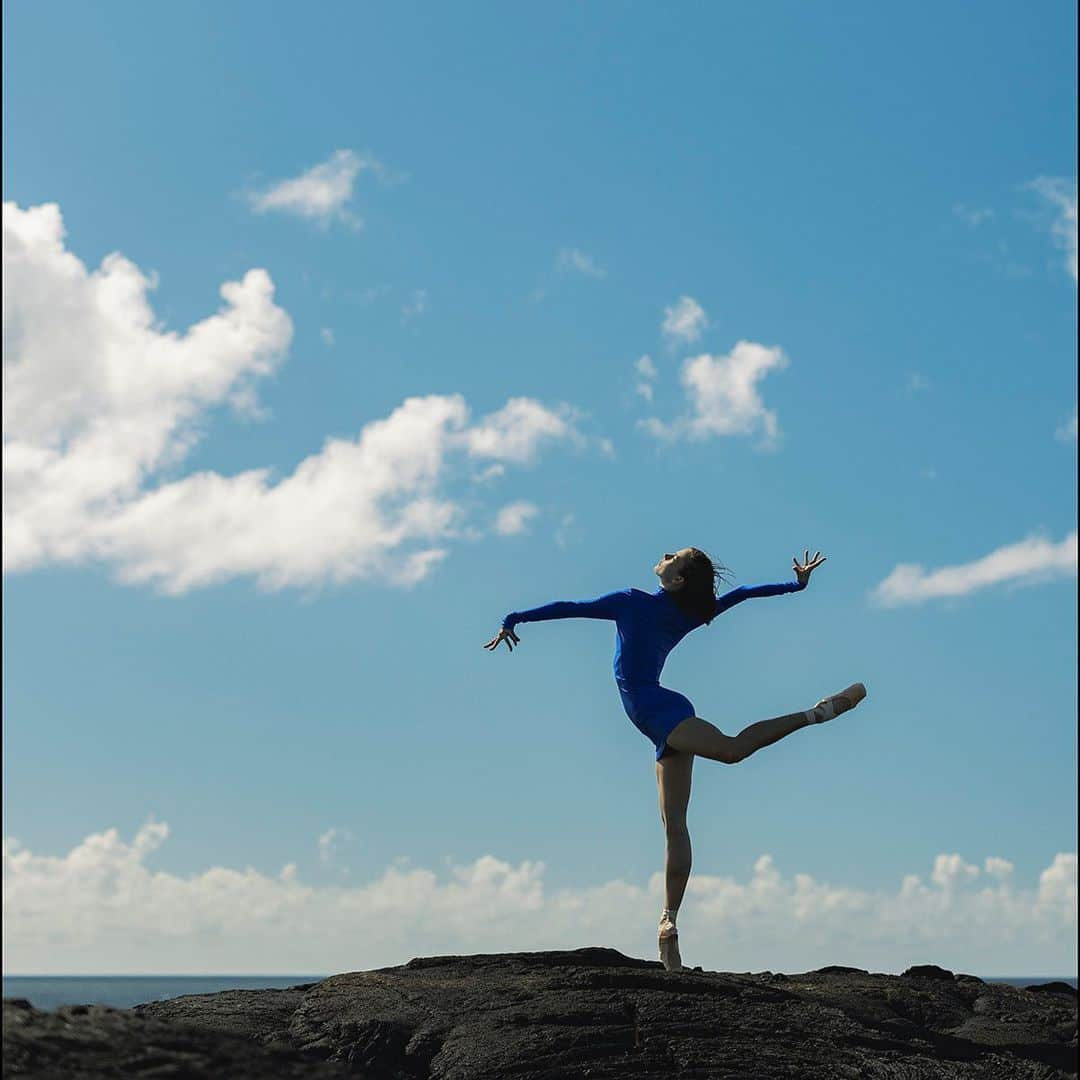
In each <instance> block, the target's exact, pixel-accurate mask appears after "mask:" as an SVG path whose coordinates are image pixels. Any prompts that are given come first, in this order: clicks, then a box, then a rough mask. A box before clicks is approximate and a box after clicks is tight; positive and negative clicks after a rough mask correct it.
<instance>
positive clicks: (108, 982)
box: [3, 975, 1077, 1009]
mask: <svg viewBox="0 0 1080 1080" xmlns="http://www.w3.org/2000/svg"><path fill="white" fill-rule="evenodd" d="M326 977H327V976H325V975H52V976H50V975H10V976H9V975H5V976H4V978H3V983H4V997H6V998H9V997H10V998H26V999H27V1000H28V1001H29V1002H30V1004H31V1005H33V1006H35V1007H36V1008H38V1009H55V1008H56V1007H57V1006H58V1005H111V1006H112V1007H113V1008H115V1009H130V1008H131V1006H132V1005H142V1004H143V1003H144V1002H148V1001H162V1000H164V999H166V998H175V997H181V996H182V995H184V994H216V993H217V992H218V991H221V990H266V989H271V988H273V989H285V988H287V987H290V986H299V985H301V984H303V983H313V982H321V981H322V980H323V979H324V978H326ZM983 981H984V982H988V983H1008V985H1010V986H1031V985H1032V984H1037V983H1048V982H1064V983H1068V984H1069V985H1070V986H1072V987H1075V986H1076V985H1077V981H1076V977H1075V976H1072V977H1069V976H1052V975H1045V976H1044V975H1032V976H1025V977H1024V978H1020V977H1018V976H1011V975H1010V976H1005V977H997V976H989V977H984V978H983Z"/></svg>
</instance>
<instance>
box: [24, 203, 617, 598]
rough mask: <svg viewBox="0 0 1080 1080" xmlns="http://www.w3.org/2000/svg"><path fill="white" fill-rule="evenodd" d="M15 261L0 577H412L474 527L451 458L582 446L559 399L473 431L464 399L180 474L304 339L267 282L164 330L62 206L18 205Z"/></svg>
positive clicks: (504, 412) (137, 278)
mask: <svg viewBox="0 0 1080 1080" xmlns="http://www.w3.org/2000/svg"><path fill="white" fill-rule="evenodd" d="M3 269H4V278H5V294H4V406H3V407H4V446H3V448H4V461H3V470H4V507H3V530H4V570H5V572H12V571H21V570H30V569H32V568H34V567H37V566H44V565H48V564H50V563H73V562H82V561H86V560H98V561H102V562H106V563H109V564H112V565H113V566H114V567H115V568H116V571H117V574H118V576H119V578H120V580H122V581H126V582H130V583H152V584H154V585H156V586H158V587H159V588H160V589H161V590H162V591H164V592H166V593H174V594H175V593H183V592H185V591H187V590H189V589H194V588H200V587H204V586H208V585H211V584H214V583H216V582H221V581H225V580H227V579H230V578H234V577H245V576H246V577H252V578H254V579H255V580H256V581H257V582H258V584H259V585H260V586H262V587H264V588H269V589H277V588H282V587H285V586H312V585H319V584H324V583H335V582H343V581H348V580H353V579H365V578H367V579H378V580H379V581H382V582H387V583H391V584H397V585H410V584H413V583H415V582H418V581H420V580H421V579H422V578H424V577H425V576H426V575H427V574H429V573H430V572H431V570H432V569H433V567H435V566H436V565H437V564H438V563H439V561H440V560H441V559H443V558H444V557H445V555H446V554H447V551H448V546H447V545H448V544H449V543H451V542H453V541H454V540H456V539H458V538H459V537H460V536H462V535H464V531H465V529H466V527H467V522H466V520H465V517H466V515H465V510H464V508H463V506H462V505H460V504H459V503H458V502H456V501H455V500H454V499H453V498H452V497H451V496H450V495H449V494H448V491H447V477H448V474H449V473H451V472H452V471H453V469H454V467H455V463H457V462H461V463H464V464H470V463H475V464H476V465H479V466H481V467H487V466H491V465H492V464H497V465H518V466H527V465H530V464H532V463H534V462H535V461H536V460H537V457H538V455H539V454H540V452H541V451H542V450H544V449H546V448H547V447H548V446H551V445H555V444H560V443H561V444H568V445H573V446H578V447H583V446H585V445H587V444H588V442H589V440H587V439H586V438H585V437H584V436H583V435H582V434H581V433H580V432H579V431H578V429H577V427H576V423H577V420H578V418H579V413H578V411H577V410H576V409H574V408H573V407H571V406H570V405H567V404H565V403H560V404H556V405H553V406H548V405H545V404H543V403H541V402H539V401H535V400H533V399H531V398H524V397H517V398H510V399H508V400H507V401H506V403H505V404H504V405H503V406H502V407H501V408H498V409H496V410H494V411H493V412H491V413H489V414H488V415H486V416H483V417H481V418H479V419H477V420H475V421H474V420H472V418H471V416H470V410H469V407H468V405H467V404H466V402H465V399H464V398H463V397H462V396H461V395H460V394H443V395H439V394H431V395H428V396H425V397H420V396H418V397H410V398H407V399H405V400H404V401H403V402H402V403H401V404H400V405H399V406H398V407H397V408H395V409H394V410H393V411H392V412H391V413H390V414H389V415H388V416H386V417H383V418H381V419H376V420H371V421H369V422H368V423H366V424H364V425H363V426H362V427H361V429H360V431H359V433H358V434H357V435H356V437H355V438H331V439H327V440H326V442H325V443H324V445H323V447H322V449H321V450H320V451H318V452H317V453H314V454H311V455H310V456H309V457H307V458H305V459H304V460H303V461H301V462H300V464H299V465H297V466H296V468H295V469H294V470H293V472H292V473H291V474H289V475H287V476H284V477H282V478H280V479H275V478H273V477H272V476H271V470H270V469H268V468H258V469H251V470H249V471H247V472H243V473H239V474H237V475H235V476H223V475H221V474H219V473H216V472H211V471H204V472H199V473H195V474H192V475H189V476H186V477H183V478H181V479H178V480H170V479H168V470H172V469H174V468H175V466H177V465H178V464H181V463H182V462H183V461H184V459H185V458H186V457H187V455H188V454H189V453H190V451H191V450H192V448H193V447H194V446H195V445H196V443H197V442H198V440H199V437H200V434H201V431H202V428H203V426H204V425H205V422H206V416H207V413H208V412H209V410H211V409H213V408H215V407H218V406H221V405H231V406H232V407H233V409H234V410H236V411H240V412H242V413H244V414H246V415H249V416H259V415H260V411H259V406H258V402H257V397H256V388H257V382H258V380H259V379H260V378H263V377H265V376H267V375H269V374H271V373H273V372H274V371H275V370H276V369H277V368H278V366H279V365H280V364H281V362H282V361H283V359H284V356H285V353H286V351H287V349H288V347H289V345H290V342H291V340H292V334H293V327H292V322H291V320H290V318H289V316H288V315H287V314H286V312H285V311H283V310H282V309H281V308H280V307H278V306H277V304H276V303H275V302H274V284H273V282H272V281H271V279H270V275H269V274H268V273H267V272H266V271H265V270H262V269H254V270H250V271H249V272H248V273H247V274H245V275H244V277H243V279H242V280H241V281H234V282H227V283H226V284H224V285H223V286H222V287H221V295H222V299H223V301H224V303H223V305H222V307H221V309H220V310H219V311H218V312H217V313H216V314H214V315H211V316H208V317H207V318H205V319H203V320H202V321H200V322H198V323H196V324H194V325H193V326H191V327H190V328H189V329H187V330H186V331H185V332H184V333H176V332H174V331H166V330H163V329H162V328H161V327H160V325H159V324H158V322H157V320H156V319H155V317H154V313H153V311H152V309H151V307H150V304H149V302H148V299H147V294H148V293H149V291H150V290H151V289H152V288H153V287H154V282H153V281H152V280H151V278H149V277H148V276H146V275H145V274H143V273H142V271H140V270H139V268H138V267H137V266H135V264H134V263H132V262H131V261H129V260H128V259H125V258H124V257H123V256H122V255H119V254H113V255H109V256H108V257H107V258H106V259H105V260H104V261H103V262H102V264H101V267H100V268H99V269H97V270H95V271H93V272H90V271H88V270H87V269H86V268H85V267H84V266H83V264H82V263H81V262H80V261H79V259H78V258H76V257H75V256H74V255H73V254H72V253H71V252H69V251H68V250H66V248H65V246H64V225H63V220H62V218H61V214H60V210H59V207H57V206H56V205H54V204H48V205H44V206H38V207H32V208H30V209H26V210H23V209H20V208H19V207H18V206H17V205H16V204H14V203H5V204H4V208H3ZM324 341H327V343H328V344H329V343H331V342H332V337H331V338H329V339H328V338H327V337H326V335H324ZM73 343H77V348H75V347H73ZM600 448H601V449H603V448H604V447H603V440H601V445H600Z"/></svg>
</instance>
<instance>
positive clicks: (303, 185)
mask: <svg viewBox="0 0 1080 1080" xmlns="http://www.w3.org/2000/svg"><path fill="white" fill-rule="evenodd" d="M364 169H370V170H372V171H373V172H375V173H381V171H382V165H381V163H380V162H378V161H376V160H375V159H374V158H371V157H361V156H360V155H359V154H356V153H355V152H354V151H352V150H335V151H334V153H333V154H331V155H330V158H329V160H328V161H324V162H321V163H320V164H318V165H313V166H312V167H311V168H310V169H308V170H307V172H304V173H301V174H300V175H299V176H297V177H294V178H293V179H291V180H282V181H280V182H279V183H277V184H274V185H273V186H272V187H270V188H268V189H267V190H266V191H263V192H256V193H253V194H251V195H250V196H249V202H250V204H251V208H252V210H254V211H255V213H257V214H265V213H267V212H268V211H270V210H277V211H281V212H283V213H289V214H296V215H298V216H299V217H303V218H310V219H312V220H314V221H317V222H319V223H320V224H321V225H324V226H325V225H328V224H329V223H330V222H331V221H333V220H335V219H337V220H339V221H343V222H345V223H346V224H348V225H351V226H353V227H354V228H359V227H360V226H361V225H362V224H363V221H362V219H361V218H358V217H356V216H355V215H354V214H353V213H352V212H351V211H350V210H348V209H346V203H348V202H349V200H350V199H351V198H352V194H353V185H354V183H355V181H356V177H357V176H358V175H359V174H360V172H361V171H362V170H364Z"/></svg>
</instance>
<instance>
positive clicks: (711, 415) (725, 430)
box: [640, 341, 788, 449]
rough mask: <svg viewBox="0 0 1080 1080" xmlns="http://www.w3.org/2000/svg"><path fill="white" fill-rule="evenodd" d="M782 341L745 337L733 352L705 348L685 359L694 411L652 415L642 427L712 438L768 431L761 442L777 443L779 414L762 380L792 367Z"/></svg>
mask: <svg viewBox="0 0 1080 1080" xmlns="http://www.w3.org/2000/svg"><path fill="white" fill-rule="evenodd" d="M787 365H788V359H787V357H786V356H785V355H784V353H783V351H782V350H781V349H780V348H779V347H778V346H772V347H769V346H766V345H759V344H757V343H756V342H753V341H739V342H737V343H736V344H735V347H734V348H733V349H732V350H731V352H730V353H728V355H727V356H710V355H709V354H708V353H702V355H701V356H693V357H690V358H688V359H687V360H685V361H683V367H682V374H681V381H682V384H683V387H684V389H685V390H686V395H687V398H688V399H689V406H690V411H689V412H688V413H687V414H685V415H683V416H680V417H678V418H676V419H675V420H674V421H672V422H670V423H665V422H663V421H661V420H658V419H656V418H655V417H652V418H650V419H648V420H643V421H641V422H640V426H641V427H642V428H644V430H646V431H648V432H649V433H650V434H651V435H655V436H656V437H657V438H660V439H680V438H685V439H708V438H710V437H712V436H715V435H752V434H753V433H754V432H755V431H758V430H760V431H761V432H762V441H761V444H760V445H761V446H762V448H764V449H771V448H774V447H775V446H776V445H777V443H778V440H779V437H780V428H779V424H778V422H777V419H776V413H775V412H774V411H773V410H771V409H767V408H765V404H764V402H763V401H762V400H761V396H760V394H759V393H758V383H759V382H760V381H761V380H762V379H763V378H764V377H765V376H766V375H768V374H769V372H770V371H780V370H782V369H783V368H785V367H787Z"/></svg>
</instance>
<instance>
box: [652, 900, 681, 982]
mask: <svg viewBox="0 0 1080 1080" xmlns="http://www.w3.org/2000/svg"><path fill="white" fill-rule="evenodd" d="M657 944H658V946H659V949H660V963H662V964H663V965H664V968H665V970H667V971H682V969H683V966H682V957H681V956H680V955H679V931H678V930H676V929H675V922H674V920H673V919H672V918H671V917H670V916H668V915H667V914H664V915H662V916H661V917H660V926H659V929H658V932H657Z"/></svg>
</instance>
